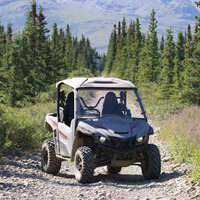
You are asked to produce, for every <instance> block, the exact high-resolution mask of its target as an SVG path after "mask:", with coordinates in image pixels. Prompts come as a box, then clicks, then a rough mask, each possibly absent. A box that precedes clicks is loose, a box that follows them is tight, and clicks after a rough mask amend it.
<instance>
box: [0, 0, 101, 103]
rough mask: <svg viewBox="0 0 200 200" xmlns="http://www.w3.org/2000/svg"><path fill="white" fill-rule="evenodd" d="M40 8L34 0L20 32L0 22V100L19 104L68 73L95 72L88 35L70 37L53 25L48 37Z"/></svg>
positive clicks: (96, 59) (94, 54) (97, 60)
mask: <svg viewBox="0 0 200 200" xmlns="http://www.w3.org/2000/svg"><path fill="white" fill-rule="evenodd" d="M49 34H50V30H49V29H48V28H47V22H46V20H45V16H44V14H43V9H42V7H39V9H38V8H37V4H36V2H35V0H33V1H32V2H31V9H30V11H29V12H28V13H27V16H26V23H25V25H24V28H23V30H22V31H19V32H17V33H14V34H13V31H12V24H10V23H9V24H8V25H7V29H6V30H5V28H4V26H3V25H2V24H0V102H1V103H3V104H8V105H10V106H12V107H15V106H18V107H22V106H23V104H26V103H27V102H33V103H34V102H35V97H36V96H37V95H38V94H39V93H41V92H45V91H47V90H48V88H49V85H50V84H53V83H55V82H57V81H59V80H61V79H65V78H67V77H71V76H95V75H98V71H99V63H101V62H100V56H99V54H98V53H97V51H96V49H95V48H92V47H91V45H90V41H89V39H88V38H85V37H84V35H82V37H81V39H80V40H78V38H77V37H73V36H72V34H71V30H70V26H69V25H67V27H66V30H63V29H62V28H61V29H58V27H57V24H56V23H54V24H53V30H52V34H51V36H50V35H49Z"/></svg>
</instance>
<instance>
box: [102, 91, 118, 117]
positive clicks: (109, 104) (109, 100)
mask: <svg viewBox="0 0 200 200" xmlns="http://www.w3.org/2000/svg"><path fill="white" fill-rule="evenodd" d="M102 115H119V116H122V111H121V108H120V105H119V103H118V101H117V97H116V95H115V93H114V92H108V93H107V94H106V96H105V100H104V103H103V108H102Z"/></svg>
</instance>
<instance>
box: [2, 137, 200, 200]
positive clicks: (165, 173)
mask: <svg viewBox="0 0 200 200" xmlns="http://www.w3.org/2000/svg"><path fill="white" fill-rule="evenodd" d="M151 143H154V144H156V145H157V146H158V147H159V149H160V152H161V158H162V171H161V176H160V179H159V180H150V181H147V180H144V178H143V176H142V175H141V169H140V167H138V166H130V167H126V168H122V171H121V172H120V174H118V175H107V174H106V173H105V171H104V168H97V169H96V170H95V175H94V181H93V183H90V184H80V183H77V182H76V180H75V178H74V174H73V163H69V162H63V163H62V168H61V170H60V172H59V173H58V174H57V175H55V176H53V175H51V174H46V173H44V172H42V171H41V167H40V152H39V151H35V152H29V153H28V152H26V153H24V155H23V156H22V157H14V158H10V160H9V161H8V162H7V163H6V164H5V163H4V164H0V199H20V200H23V199H29V200H32V199H34V200H36V199H41V200H46V199H48V200H49V199H50V200H51V199H52V200H54V199H59V200H60V199H67V200H70V199H73V200H81V199H89V200H109V199H112V200H121V199H125V200H136V199H137V200H155V199H159V200H175V199H177V200H182V199H183V200H187V199H200V184H199V183H195V184H193V185H192V184H190V183H189V182H188V181H187V175H186V174H187V171H188V167H187V165H186V164H180V163H176V162H175V161H173V160H172V159H171V158H170V154H169V152H168V151H167V148H166V146H165V144H164V143H162V142H161V141H159V140H158V138H157V136H156V134H155V135H154V136H152V138H151Z"/></svg>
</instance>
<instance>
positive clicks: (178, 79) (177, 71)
mask: <svg viewBox="0 0 200 200" xmlns="http://www.w3.org/2000/svg"><path fill="white" fill-rule="evenodd" d="M184 46H185V40H184V36H183V33H182V32H181V31H180V32H179V33H178V40H177V43H176V49H175V50H176V55H175V58H174V77H173V82H174V88H173V90H174V96H175V98H177V97H178V94H179V93H180V90H181V87H182V72H183V65H182V62H183V60H184V56H185V47H184Z"/></svg>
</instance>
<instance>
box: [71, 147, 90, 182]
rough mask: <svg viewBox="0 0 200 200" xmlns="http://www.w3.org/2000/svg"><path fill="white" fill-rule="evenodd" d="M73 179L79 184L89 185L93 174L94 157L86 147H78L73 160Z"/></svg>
mask: <svg viewBox="0 0 200 200" xmlns="http://www.w3.org/2000/svg"><path fill="white" fill-rule="evenodd" d="M74 171H75V178H76V180H77V181H78V182H80V183H90V182H91V181H92V179H93V174H94V157H93V152H92V150H91V149H90V148H89V147H87V146H82V147H79V148H78V149H77V151H76V154H75V158H74Z"/></svg>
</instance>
